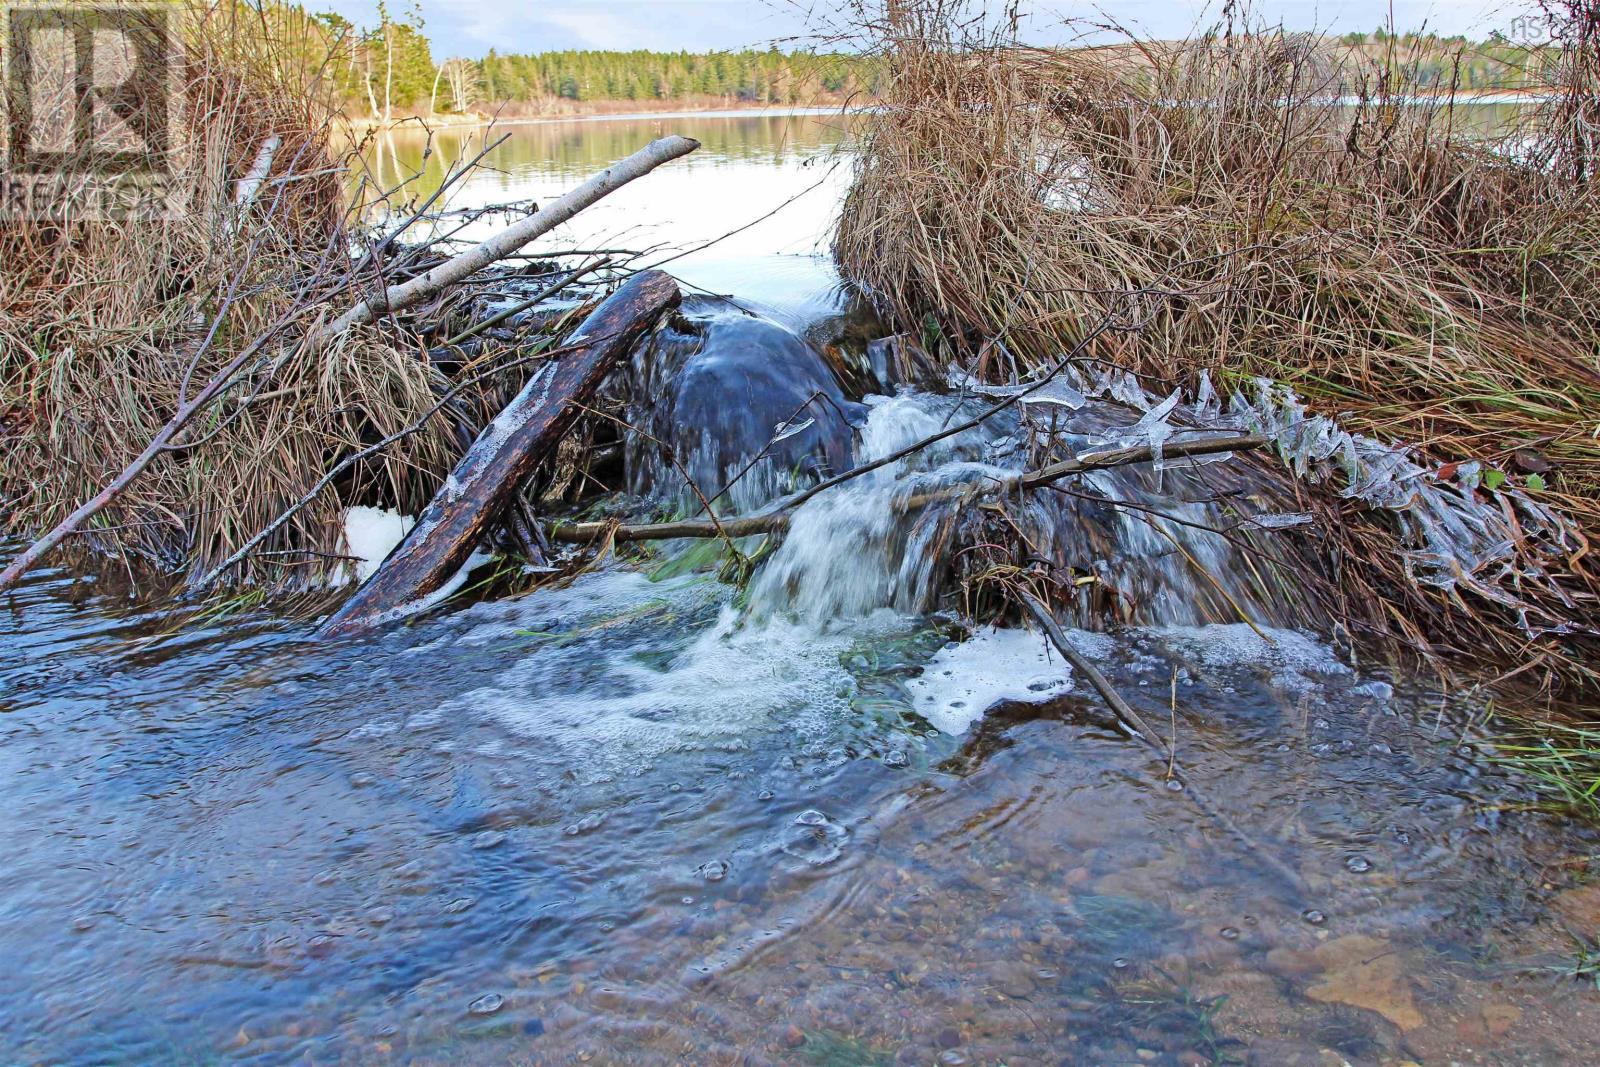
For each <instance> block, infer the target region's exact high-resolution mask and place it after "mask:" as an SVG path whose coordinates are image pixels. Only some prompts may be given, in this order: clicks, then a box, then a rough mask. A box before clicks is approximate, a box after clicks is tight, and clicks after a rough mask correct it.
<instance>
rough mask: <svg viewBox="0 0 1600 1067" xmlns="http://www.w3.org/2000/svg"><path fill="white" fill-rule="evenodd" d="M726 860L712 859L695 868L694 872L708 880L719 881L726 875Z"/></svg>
mask: <svg viewBox="0 0 1600 1067" xmlns="http://www.w3.org/2000/svg"><path fill="white" fill-rule="evenodd" d="M728 870H729V868H728V861H727V860H712V861H711V862H710V863H702V864H701V865H700V866H698V867H696V868H695V873H696V874H698V875H699V876H700V877H701V878H704V879H705V880H706V881H708V882H720V881H722V880H723V879H724V878H726V877H728Z"/></svg>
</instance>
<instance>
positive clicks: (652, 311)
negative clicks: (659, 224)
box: [322, 271, 681, 636]
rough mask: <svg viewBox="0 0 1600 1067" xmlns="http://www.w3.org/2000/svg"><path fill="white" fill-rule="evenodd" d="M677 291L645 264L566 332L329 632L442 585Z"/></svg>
mask: <svg viewBox="0 0 1600 1067" xmlns="http://www.w3.org/2000/svg"><path fill="white" fill-rule="evenodd" d="M680 299H681V294H680V293H679V291H678V285H677V283H676V282H674V281H673V280H672V278H671V277H669V276H668V275H666V274H663V273H661V272H660V271H645V272H643V273H641V274H636V275H634V277H633V278H631V279H630V280H629V281H628V282H627V284H625V285H623V286H622V288H620V289H618V290H617V291H616V292H615V293H613V294H612V295H611V296H610V297H608V298H607V299H606V300H605V301H604V302H603V303H601V305H600V306H599V307H598V308H596V309H595V310H594V312H593V313H592V314H591V315H590V316H589V317H588V318H587V319H585V320H584V322H583V325H582V326H580V327H579V328H578V331H577V333H575V334H574V335H573V336H572V337H571V338H569V339H568V341H567V347H568V348H569V349H572V351H570V352H569V353H568V354H567V355H565V356H563V357H561V358H560V359H557V360H553V361H551V362H550V363H549V364H547V365H546V366H544V367H542V368H541V369H540V370H539V372H538V373H537V374H535V375H534V376H533V378H532V379H531V380H530V381H529V382H528V384H527V385H525V386H524V387H523V388H522V391H521V392H519V393H518V394H517V395H516V397H515V398H514V399H513V400H512V401H511V403H509V404H507V405H506V407H505V410H503V411H501V412H500V414H499V415H498V416H497V417H496V418H495V420H494V421H493V422H492V423H490V424H489V426H488V427H486V428H485V429H484V431H483V433H481V434H480V435H479V436H478V439H477V441H476V442H474V443H473V445H472V447H471V448H470V449H469V450H468V451H467V454H466V455H465V456H464V457H462V459H461V462H460V463H458V464H457V465H456V468H455V470H454V471H452V472H451V473H450V477H449V478H448V479H446V480H445V484H444V487H443V488H442V489H440V490H439V492H438V493H437V494H436V495H435V496H434V498H433V500H432V502H431V503H429V505H428V507H427V509H426V510H425V511H423V513H422V517H421V518H420V519H419V520H418V521H417V525H416V526H415V527H414V528H413V529H412V531H411V532H410V534H408V535H407V536H406V538H405V540H404V541H402V542H401V543H400V546H399V547H398V548H396V549H395V550H394V552H393V553H392V554H391V555H390V556H389V558H388V559H386V560H384V561H383V564H382V565H381V566H380V567H379V568H378V571H377V573H376V574H374V575H373V576H372V577H371V578H370V579H368V580H367V582H366V584H365V585H363V586H362V587H361V588H360V589H358V590H356V592H355V594H354V595H353V596H351V597H350V599H349V600H348V601H346V602H345V604H344V606H343V607H341V608H340V609H339V610H338V611H337V612H335V613H334V615H333V617H332V618H330V619H329V620H328V621H327V622H326V623H325V624H324V625H323V627H322V634H323V635H324V636H330V635H335V634H345V633H350V632H353V631H356V630H360V629H364V628H366V627H368V626H372V625H374V624H376V623H378V622H381V621H383V619H384V618H385V617H387V616H391V615H392V614H393V613H395V612H396V610H397V609H400V608H403V607H404V606H405V605H407V604H411V603H414V602H416V601H418V600H421V599H422V598H425V597H427V596H428V595H429V594H432V593H436V592H438V590H439V589H441V588H443V587H444V585H445V583H447V582H448V581H450V579H451V578H452V577H454V576H455V574H456V572H457V571H459V570H460V569H461V567H462V566H463V565H464V564H465V563H466V561H467V557H469V556H470V555H471V554H472V550H473V549H474V548H476V547H477V545H478V542H479V541H480V540H481V539H482V537H483V534H484V532H485V531H486V530H487V529H488V528H489V526H490V525H491V524H492V523H493V522H494V521H495V520H496V519H497V518H499V516H500V514H501V512H502V511H503V510H504V509H505V507H506V505H507V504H508V503H510V501H511V499H512V497H513V496H514V495H515V494H516V491H517V488H518V486H519V485H521V483H522V481H523V480H524V479H525V478H527V476H528V475H529V474H531V473H532V472H533V470H534V468H535V467H536V466H538V464H539V462H540V460H542V459H544V458H546V457H547V456H549V455H552V454H553V453H554V451H555V447H556V445H557V443H558V442H559V441H560V440H561V438H562V437H563V436H564V435H565V434H566V432H567V431H568V430H569V429H570V428H571V427H572V424H573V422H574V421H576V419H577V418H578V415H579V413H580V411H581V407H582V405H584V404H585V403H586V402H587V401H588V400H589V398H590V397H591V396H592V395H593V394H594V392H595V390H596V389H598V388H599V386H600V383H601V381H602V380H604V378H605V376H606V375H607V374H608V373H609V372H610V371H611V370H612V369H613V368H615V367H616V366H617V364H618V363H620V362H621V361H622V360H623V359H624V358H625V357H626V356H627V354H628V351H629V350H630V349H631V348H632V347H633V345H634V343H635V342H636V341H638V340H639V338H640V337H641V336H643V335H644V333H645V332H646V331H647V330H649V329H650V328H651V327H652V326H654V325H655V323H656V321H657V320H658V319H659V318H660V317H661V315H662V313H663V312H665V311H667V310H668V309H669V308H672V307H676V306H677V304H678V302H679V300H680Z"/></svg>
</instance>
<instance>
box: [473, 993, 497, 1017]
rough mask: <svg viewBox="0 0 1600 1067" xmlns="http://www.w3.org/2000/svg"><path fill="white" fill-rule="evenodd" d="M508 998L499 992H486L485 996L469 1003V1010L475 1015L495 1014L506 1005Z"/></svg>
mask: <svg viewBox="0 0 1600 1067" xmlns="http://www.w3.org/2000/svg"><path fill="white" fill-rule="evenodd" d="M505 1002H506V998H505V997H502V996H501V995H500V994H499V993H485V994H484V995H483V996H481V997H479V998H478V999H477V1000H474V1001H473V1002H472V1003H471V1004H468V1005H467V1010H468V1011H469V1012H471V1013H472V1014H474V1015H493V1014H494V1013H495V1012H497V1011H499V1010H500V1009H501V1008H502V1007H504V1006H505Z"/></svg>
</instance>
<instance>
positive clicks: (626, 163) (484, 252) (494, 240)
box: [308, 134, 700, 348]
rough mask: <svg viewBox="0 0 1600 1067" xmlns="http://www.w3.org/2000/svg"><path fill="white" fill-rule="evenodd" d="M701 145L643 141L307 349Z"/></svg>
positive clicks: (450, 279)
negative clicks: (622, 157) (560, 194)
mask: <svg viewBox="0 0 1600 1067" xmlns="http://www.w3.org/2000/svg"><path fill="white" fill-rule="evenodd" d="M699 147H700V142H699V141H696V140H694V139H693V138H691V137H679V136H677V135H676V134H674V135H672V136H668V137H661V138H658V139H656V140H654V141H651V142H650V143H649V144H647V145H645V146H644V147H643V148H641V149H639V151H637V152H635V153H634V154H633V155H631V156H629V157H628V158H626V159H623V160H619V161H618V162H616V163H613V164H612V165H611V166H610V167H607V168H606V169H605V170H603V171H601V172H600V173H599V174H596V175H595V176H594V177H592V178H590V179H589V180H588V181H586V182H584V183H583V184H582V185H580V186H578V187H577V188H576V189H573V190H572V191H571V192H569V193H567V194H566V195H564V196H562V197H560V198H558V199H556V200H552V201H551V202H550V203H548V204H546V205H544V206H543V207H541V208H540V209H539V210H538V211H536V212H534V213H533V214H532V215H529V216H528V217H527V218H525V219H522V220H520V221H519V222H516V223H513V224H512V225H510V226H507V227H506V228H505V229H503V230H501V231H499V232H498V233H496V234H495V235H494V236H493V237H491V238H489V239H488V240H487V241H484V242H483V243H482V244H480V245H474V246H473V247H472V248H469V249H467V250H466V251H465V252H462V253H460V254H459V255H456V256H452V257H451V258H450V259H448V260H446V261H445V262H443V263H441V264H439V265H438V266H437V267H434V268H433V269H432V270H430V271H428V272H427V273H426V274H421V275H418V276H417V277H415V278H412V279H411V280H410V281H405V282H400V283H399V284H397V285H391V286H389V287H388V288H386V289H384V290H383V291H382V292H380V293H375V294H373V295H372V296H370V297H368V298H367V299H366V300H363V301H361V302H360V303H358V304H356V306H355V307H353V308H351V309H350V310H349V311H347V312H345V313H344V314H343V315H341V316H339V317H338V318H337V319H335V320H333V321H332V322H330V323H328V324H327V325H325V326H323V327H322V328H321V329H320V330H318V331H317V332H316V333H314V334H312V335H311V337H310V338H308V342H309V343H310V345H311V347H312V348H319V347H321V346H322V345H325V344H327V343H328V342H329V341H332V340H333V339H334V338H335V337H338V336H339V335H340V334H342V333H344V331H346V330H348V329H349V328H350V327H352V326H359V325H362V324H363V323H368V322H372V321H373V320H374V319H375V318H376V317H377V316H379V315H381V314H383V313H384V312H386V311H400V310H402V309H403V308H408V307H410V306H411V305H412V304H415V303H417V302H419V301H421V300H425V299H427V298H428V297H430V296H432V295H434V294H435V293H437V292H439V291H440V290H442V289H444V288H445V287H446V286H450V285H454V284H455V283H456V282H459V281H461V279H463V278H466V277H468V276H470V275H473V274H476V273H477V272H478V271H480V270H483V269H484V268H485V267H487V266H489V265H490V264H491V263H494V262H496V261H498V260H501V259H504V258H505V257H506V256H509V255H511V254H512V253H514V252H516V251H517V250H519V249H520V248H522V246H523V245H525V244H527V243H528V242H529V241H531V240H533V239H534V238H535V237H539V236H541V235H542V234H545V233H548V232H550V231H551V230H553V229H555V228H556V227H557V226H559V225H561V224H562V223H563V222H566V221H567V220H568V219H570V218H572V216H574V215H576V214H577V213H578V212H580V211H582V210H583V209H584V208H586V207H588V206H589V205H590V204H593V203H594V202H595V201H597V200H599V199H600V198H602V197H604V196H607V195H609V194H610V193H613V192H615V191H616V190H618V189H620V188H622V187H623V186H624V185H627V184H628V183H629V182H631V181H633V180H634V179H635V178H640V177H643V176H644V175H646V174H649V173H650V172H651V171H653V170H655V169H656V168H657V167H659V166H661V164H663V163H668V162H671V161H672V160H674V159H677V158H678V157H679V156H686V155H688V154H689V153H690V152H693V151H694V150H695V149H696V148H699Z"/></svg>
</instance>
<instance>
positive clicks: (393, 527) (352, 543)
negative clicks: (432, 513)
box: [344, 506, 417, 582]
mask: <svg viewBox="0 0 1600 1067" xmlns="http://www.w3.org/2000/svg"><path fill="white" fill-rule="evenodd" d="M416 524H417V520H416V519H415V518H414V517H413V516H411V515H402V514H400V513H399V512H398V511H390V510H389V509H388V508H369V507H361V506H357V507H352V508H346V509H345V512H344V546H345V547H344V553H345V554H346V555H351V556H355V557H357V562H355V563H354V564H353V566H354V568H355V579H356V581H357V582H364V581H366V580H367V579H368V578H371V577H372V575H373V574H374V573H375V572H376V571H377V569H378V565H379V564H380V563H382V562H383V561H384V560H385V559H387V558H388V556H389V553H391V552H393V551H394V550H395V548H396V547H397V546H398V545H399V544H400V542H401V541H403V540H405V536H406V534H408V533H410V532H411V529H412V527H414V526H416Z"/></svg>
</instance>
